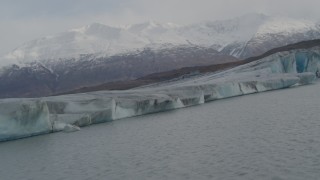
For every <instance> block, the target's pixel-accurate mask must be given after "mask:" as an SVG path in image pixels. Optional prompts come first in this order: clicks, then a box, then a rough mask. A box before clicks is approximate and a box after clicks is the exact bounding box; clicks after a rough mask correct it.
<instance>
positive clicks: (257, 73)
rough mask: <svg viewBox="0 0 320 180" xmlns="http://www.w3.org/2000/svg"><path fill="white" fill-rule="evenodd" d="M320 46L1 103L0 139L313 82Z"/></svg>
mask: <svg viewBox="0 0 320 180" xmlns="http://www.w3.org/2000/svg"><path fill="white" fill-rule="evenodd" d="M318 71H320V48H319V47H316V48H311V49H307V50H292V51H286V52H280V53H276V54H273V55H270V56H268V57H265V58H262V59H260V60H257V61H253V62H251V63H248V64H244V65H241V66H238V67H235V68H232V69H228V70H225V71H221V72H218V73H207V74H201V75H197V76H193V77H192V76H191V77H188V78H183V77H181V78H177V79H175V80H170V81H166V82H162V83H157V84H151V85H147V86H143V87H138V88H134V89H130V90H123V91H97V92H89V93H80V94H70V95H60V96H51V97H42V98H12V99H0V141H7V140H14V139H19V138H24V137H29V136H34V135H40V134H47V133H52V132H58V131H64V132H73V131H78V130H80V127H84V126H89V125H91V124H97V123H104V122H108V121H113V120H118V119H123V118H128V117H133V116H138V115H144V114H149V113H156V112H162V111H168V110H173V109H178V108H184V107H189V106H194V105H199V104H203V103H206V102H210V101H214V100H219V99H224V98H230V97H235V96H241V95H246V94H252V93H258V92H265V91H270V90H276V89H284V88H289V87H293V86H297V85H306V84H310V83H312V82H313V81H315V79H316V75H315V74H316V72H318Z"/></svg>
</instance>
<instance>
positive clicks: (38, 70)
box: [0, 14, 320, 97]
mask: <svg viewBox="0 0 320 180" xmlns="http://www.w3.org/2000/svg"><path fill="white" fill-rule="evenodd" d="M313 39H320V25H319V24H318V23H316V22H313V21H310V20H304V19H291V18H283V17H270V16H266V15H263V14H247V15H244V16H241V17H237V18H234V19H229V20H221V21H213V22H204V23H197V24H191V25H184V26H182V25H176V24H172V23H165V24H163V23H156V22H147V23H141V24H134V25H129V26H126V27H111V26H107V25H103V24H99V23H94V24H91V25H87V26H84V27H81V28H77V29H72V30H69V31H67V32H63V33H59V34H56V35H52V36H48V37H44V38H40V39H36V40H34V41H31V42H27V43H25V44H23V45H22V46H20V47H18V48H16V49H15V50H13V51H12V52H10V53H8V54H6V55H5V56H2V57H1V58H0V93H1V94H2V95H3V97H12V96H14V97H16V96H20V95H21V94H23V96H24V97H28V96H39V95H48V94H52V93H59V92H65V91H70V90H73V89H78V88H81V87H88V86H94V85H99V84H102V83H107V82H111V81H122V80H128V79H136V78H139V77H143V76H146V75H148V74H152V73H158V72H164V71H170V70H174V69H179V68H183V67H190V66H204V65H212V64H219V63H223V62H232V61H238V60H239V59H245V58H247V57H251V56H257V55H260V54H262V53H264V52H266V51H268V50H270V49H273V48H276V47H280V46H284V45H287V44H292V43H296V42H300V41H304V40H313ZM22 82H23V83H22ZM35 88H37V89H41V90H44V91H43V92H41V93H39V92H36V94H32V93H35V92H34V89H35ZM17 89H18V90H17ZM27 89H28V90H27ZM29 90H30V91H29ZM14 91H15V92H16V94H13V95H12V93H13V92H14ZM6 93H8V95H7V94H6ZM26 93H27V94H26ZM28 93H29V94H28Z"/></svg>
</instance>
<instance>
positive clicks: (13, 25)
mask: <svg viewBox="0 0 320 180" xmlns="http://www.w3.org/2000/svg"><path fill="white" fill-rule="evenodd" d="M319 5H320V2H319V1H318V0H304V1H301V0H161V1H160V0H77V1H75V0H28V1H26V0H15V1H13V0H2V1H0V26H1V28H0V35H1V36H0V54H3V53H6V52H8V51H10V50H12V49H13V48H15V47H17V46H19V45H20V44H21V43H23V42H25V41H29V40H32V39H35V38H38V37H42V36H45V35H50V34H54V33H57V32H62V31H65V30H67V29H71V28H75V27H81V26H83V25H86V24H90V23H93V22H101V23H104V24H109V25H124V24H131V23H137V22H143V21H147V20H155V21H159V22H173V23H178V24H189V23H193V22H199V21H210V20H211V21H213V20H217V19H228V18H232V17H235V16H240V15H243V14H246V13H252V12H257V13H264V14H267V15H279V16H289V17H299V18H301V17H302V18H314V19H320V11H319V10H318V7H319Z"/></svg>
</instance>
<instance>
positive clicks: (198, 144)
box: [0, 83, 320, 180]
mask: <svg viewBox="0 0 320 180" xmlns="http://www.w3.org/2000/svg"><path fill="white" fill-rule="evenodd" d="M319 90H320V83H317V84H314V85H309V86H304V87H296V88H291V89H287V90H278V91H273V92H266V93H260V94H254V95H248V96H242V97H236V98H230V99H225V100H220V101H215V102H212V103H208V104H204V105H201V106H195V107H191V108H185V109H180V110H175V111H170V112H164V113H158V114H151V115H146V116H141V117H135V118H129V119H123V120H118V121H114V122H110V123H104V124H99V125H94V126H91V127H86V128H82V130H81V131H78V132H74V133H55V134H49V135H43V136H37V137H32V138H27V139H22V140H17V141H11V142H4V143H0V179H1V180H29V179H30V180H64V179H65V180H78V179H79V180H86V179H94V180H100V179H101V180H102V179H103V180H105V179H106V180H116V179H119V180H126V179H130V180H144V179H148V180H149V179H175V180H176V179H177V180H179V179H181V180H185V179H192V180H201V179H219V180H220V179H227V180H232V179H245V180H247V179H270V180H281V179H290V180H294V179H299V180H300V179H303V180H307V179H319V178H320V93H319Z"/></svg>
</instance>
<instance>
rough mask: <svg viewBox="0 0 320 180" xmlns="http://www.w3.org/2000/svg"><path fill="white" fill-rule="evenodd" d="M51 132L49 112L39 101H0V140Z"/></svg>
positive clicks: (44, 104)
mask: <svg viewBox="0 0 320 180" xmlns="http://www.w3.org/2000/svg"><path fill="white" fill-rule="evenodd" d="M49 132H52V124H51V122H50V119H49V111H48V107H47V105H46V103H45V102H43V101H40V100H33V99H30V100H21V99H16V100H2V101H0V140H11V139H16V138H22V137H27V136H32V135H38V134H44V133H49Z"/></svg>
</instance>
